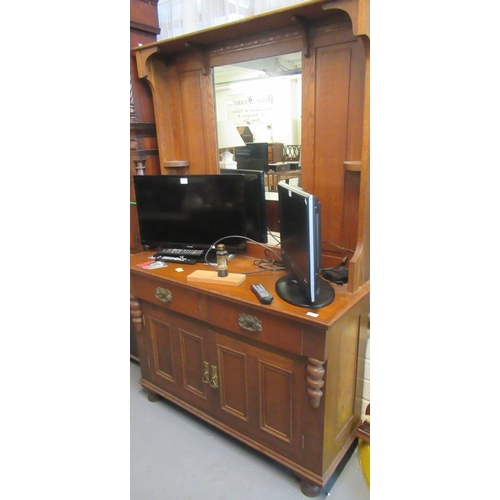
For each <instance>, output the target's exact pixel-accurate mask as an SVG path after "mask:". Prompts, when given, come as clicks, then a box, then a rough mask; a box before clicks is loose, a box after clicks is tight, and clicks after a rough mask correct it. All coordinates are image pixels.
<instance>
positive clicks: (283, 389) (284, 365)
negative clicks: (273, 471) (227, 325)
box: [212, 332, 305, 461]
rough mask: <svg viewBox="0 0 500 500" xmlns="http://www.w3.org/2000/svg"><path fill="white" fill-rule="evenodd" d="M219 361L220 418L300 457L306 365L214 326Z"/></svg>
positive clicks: (277, 450) (280, 451)
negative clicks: (224, 332)
mask: <svg viewBox="0 0 500 500" xmlns="http://www.w3.org/2000/svg"><path fill="white" fill-rule="evenodd" d="M212 335H213V336H214V339H215V348H216V352H217V363H218V367H219V372H220V377H219V389H220V392H219V405H218V409H217V411H218V412H219V418H220V419H221V420H222V421H224V422H226V423H227V424H228V425H230V426H231V427H233V428H234V429H236V430H238V431H239V432H241V433H244V434H245V435H247V436H248V437H250V438H252V439H254V440H255V441H257V442H259V443H263V444H265V445H266V446H267V447H269V448H270V449H272V450H274V451H276V452H278V453H280V454H282V455H284V456H286V457H287V458H290V459H293V460H296V461H300V460H301V457H302V430H301V428H302V427H301V404H302V400H303V376H305V375H304V373H305V372H304V367H303V366H302V364H301V363H299V362H297V361H294V360H292V359H289V358H287V357H285V356H281V355H279V354H275V353H272V352H267V351H265V350H264V349H261V348H259V347H256V346H253V345H249V344H246V343H245V342H241V341H239V340H237V339H235V338H231V337H227V336H225V335H222V334H220V333H215V332H212Z"/></svg>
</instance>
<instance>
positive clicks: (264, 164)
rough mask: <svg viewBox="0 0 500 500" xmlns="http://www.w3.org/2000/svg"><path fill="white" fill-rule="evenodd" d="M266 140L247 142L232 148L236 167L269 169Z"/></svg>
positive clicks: (265, 170)
mask: <svg viewBox="0 0 500 500" xmlns="http://www.w3.org/2000/svg"><path fill="white" fill-rule="evenodd" d="M267 146H268V144H267V142H248V143H247V144H245V145H244V146H238V147H236V148H234V159H235V161H236V168H238V169H240V168H242V169H246V170H263V171H264V172H267V171H268V170H269V160H268V152H267Z"/></svg>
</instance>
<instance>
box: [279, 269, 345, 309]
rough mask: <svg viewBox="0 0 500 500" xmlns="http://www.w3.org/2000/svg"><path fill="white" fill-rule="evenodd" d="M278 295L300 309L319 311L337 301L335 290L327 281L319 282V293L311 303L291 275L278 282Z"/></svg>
mask: <svg viewBox="0 0 500 500" xmlns="http://www.w3.org/2000/svg"><path fill="white" fill-rule="evenodd" d="M275 288H276V293H277V294H278V296H279V297H280V298H282V299H283V300H284V301H285V302H288V303H289V304H293V305H294V306H299V307H308V308H311V309H318V308H319V307H325V306H327V305H328V304H331V303H332V302H333V301H334V299H335V290H334V289H333V288H332V286H331V285H330V284H329V283H327V282H326V281H324V280H322V279H320V280H319V293H318V295H317V296H316V300H315V301H314V302H311V301H310V300H309V297H308V296H307V294H306V293H305V292H304V291H303V290H302V288H300V286H299V284H298V282H297V280H296V279H295V278H294V277H293V275H291V274H287V275H286V276H283V277H282V278H280V279H279V280H278V281H277V282H276V287H275Z"/></svg>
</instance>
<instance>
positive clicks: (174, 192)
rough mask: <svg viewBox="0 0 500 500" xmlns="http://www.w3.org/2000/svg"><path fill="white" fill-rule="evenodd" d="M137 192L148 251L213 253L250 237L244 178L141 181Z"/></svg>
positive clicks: (189, 177) (153, 177)
mask: <svg viewBox="0 0 500 500" xmlns="http://www.w3.org/2000/svg"><path fill="white" fill-rule="evenodd" d="M134 188H135V198H136V203H137V216H138V221H139V232H140V235H141V242H142V244H143V245H149V246H152V247H165V248H168V247H177V248H201V249H208V248H210V247H211V245H213V244H214V243H215V242H216V241H217V240H219V239H220V238H224V237H226V236H232V235H239V236H241V235H245V218H244V208H245V197H244V194H245V192H244V180H243V176H222V175H136V176H134ZM225 244H226V246H229V247H231V246H237V247H240V246H241V239H234V240H232V239H229V240H227V241H225Z"/></svg>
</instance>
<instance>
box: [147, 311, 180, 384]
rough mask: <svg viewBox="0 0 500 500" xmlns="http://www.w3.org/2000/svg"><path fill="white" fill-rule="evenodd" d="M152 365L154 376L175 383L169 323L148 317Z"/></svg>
mask: <svg viewBox="0 0 500 500" xmlns="http://www.w3.org/2000/svg"><path fill="white" fill-rule="evenodd" d="M149 321H150V330H151V340H152V346H153V366H154V373H155V375H156V377H159V378H162V379H165V380H167V381H169V382H173V383H175V373H174V353H173V345H172V330H171V328H170V324H169V323H167V322H164V321H161V320H159V319H157V318H154V317H150V318H149Z"/></svg>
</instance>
